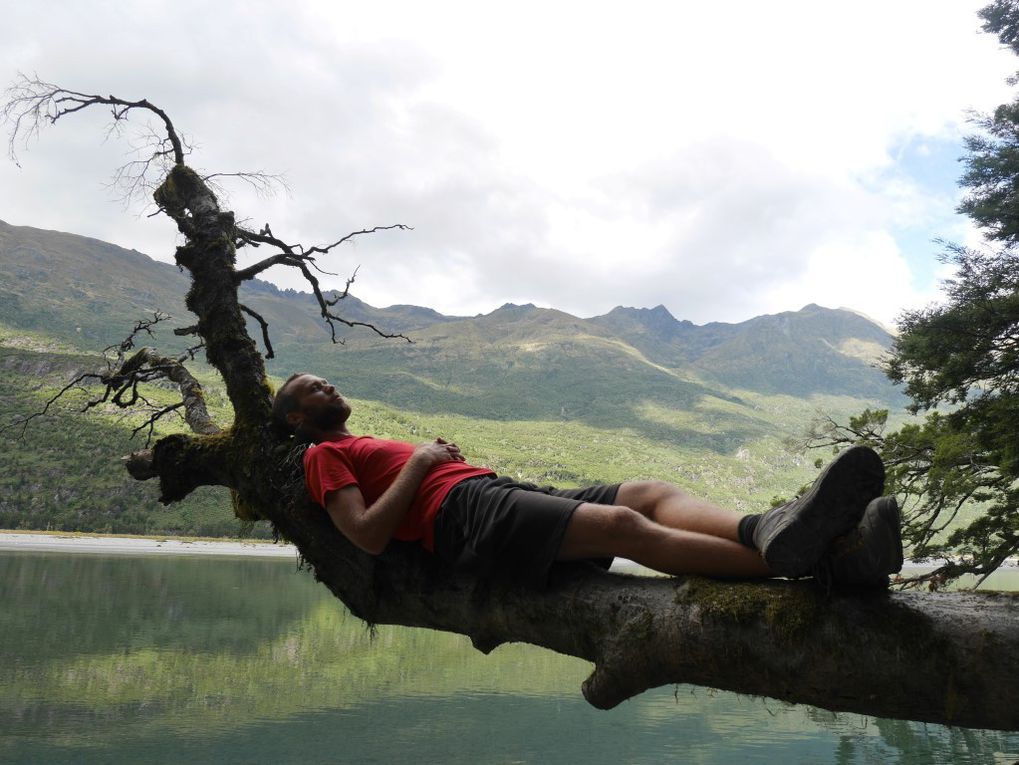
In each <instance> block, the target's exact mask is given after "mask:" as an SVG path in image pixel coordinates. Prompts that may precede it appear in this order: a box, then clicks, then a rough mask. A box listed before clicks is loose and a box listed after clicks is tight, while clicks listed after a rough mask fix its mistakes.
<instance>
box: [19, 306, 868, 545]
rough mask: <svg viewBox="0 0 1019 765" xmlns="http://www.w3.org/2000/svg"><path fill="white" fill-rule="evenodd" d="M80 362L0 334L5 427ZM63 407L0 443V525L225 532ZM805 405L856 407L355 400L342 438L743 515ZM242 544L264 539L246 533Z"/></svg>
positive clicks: (700, 399) (783, 481) (111, 431)
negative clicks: (668, 492) (161, 497)
mask: <svg viewBox="0 0 1019 765" xmlns="http://www.w3.org/2000/svg"><path fill="white" fill-rule="evenodd" d="M91 363H94V362H93V360H92V359H91V358H90V357H87V356H84V355H82V354H80V353H78V352H76V351H75V350H74V349H72V348H69V347H66V346H61V345H59V344H58V343H57V342H55V341H52V340H49V339H47V338H46V337H45V336H43V335H40V334H38V333H35V334H32V333H26V332H24V331H21V330H12V329H9V328H3V327H2V326H0V390H2V392H0V411H2V412H3V413H4V416H5V418H9V417H10V416H11V415H13V414H18V413H20V414H26V413H29V412H31V411H35V410H37V409H39V408H40V406H41V404H42V403H43V402H44V401H45V400H46V399H47V398H48V397H49V396H51V395H52V394H53V393H54V392H55V391H56V390H57V388H58V386H59V385H61V384H62V382H63V381H64V380H66V379H67V378H68V377H70V376H72V375H73V374H74V372H76V371H77V370H80V369H84V368H86V367H87V366H88V365H89V364H91ZM210 382H211V380H210V379H208V378H207V379H206V383H207V384H209V383H210ZM162 395H166V396H170V395H172V391H166V392H165V394H162ZM209 400H210V403H211V405H212V406H213V408H214V410H216V411H217V412H218V415H219V417H220V418H221V419H222V420H223V421H225V420H226V418H227V417H228V412H227V407H226V402H225V400H224V399H223V396H222V394H221V393H219V392H218V391H216V389H215V387H214V386H210V392H209ZM79 402H80V399H79ZM71 404H72V402H70V401H68V402H67V403H66V404H64V405H62V406H60V407H58V408H57V411H56V412H55V413H54V414H53V415H51V416H47V417H45V418H39V419H36V420H34V421H33V422H32V424H31V426H30V427H29V429H28V432H27V433H26V435H25V437H24V438H22V439H20V440H18V439H15V438H12V434H11V433H10V432H8V433H7V434H5V436H4V437H3V438H0V462H2V464H3V465H4V467H5V469H4V471H3V472H2V474H0V527H5V528H32V529H46V528H51V529H61V530H79V531H100V532H111V533H159V534H189V535H207V536H220V535H225V536H232V535H237V534H238V533H239V526H238V524H237V522H236V521H235V520H234V519H233V517H232V513H231V511H230V508H229V498H228V495H227V493H226V492H224V491H221V490H215V489H206V490H203V491H200V492H198V493H197V494H196V495H195V496H194V497H192V498H189V499H188V500H187V501H186V502H184V503H181V504H179V505H174V506H172V507H170V508H164V507H162V506H161V505H159V504H158V503H157V502H156V499H155V493H156V492H155V486H154V485H152V484H139V483H136V482H134V481H131V480H130V479H129V478H127V476H126V474H125V473H124V472H123V470H122V468H121V467H120V465H119V460H118V458H119V457H120V455H122V454H125V453H127V452H129V451H131V450H133V449H136V448H139V446H140V444H141V441H140V440H139V438H135V439H134V440H131V439H130V438H129V433H130V429H131V428H132V427H133V424H132V423H133V422H135V421H136V418H135V419H133V418H132V417H130V416H129V417H126V418H125V417H123V415H122V414H121V413H120V412H116V411H112V410H106V411H99V412H96V413H94V414H89V415H81V414H79V413H77V411H75V408H74V406H72V405H71ZM818 406H823V407H824V408H825V409H827V410H829V411H841V412H855V411H857V410H858V409H859V408H860V407H861V406H863V402H862V401H860V400H859V399H850V398H834V397H831V398H827V399H820V398H816V397H815V398H813V399H811V400H804V399H801V398H793V397H784V396H763V395H760V394H755V393H749V392H738V396H734V397H733V400H725V399H723V398H719V397H717V396H712V395H702V394H701V392H699V391H698V395H694V396H691V397H690V398H689V399H688V400H685V401H683V402H680V405H679V406H675V407H669V406H665V405H663V403H662V402H661V401H659V400H657V399H655V398H654V397H653V396H649V397H647V398H635V399H633V400H631V401H628V402H627V403H626V404H625V406H621V407H620V408H619V409H618V410H616V411H615V414H614V416H613V417H612V418H611V419H612V421H611V422H609V423H598V422H586V421H584V420H582V419H563V418H561V417H558V416H552V415H551V414H550V415H549V416H547V417H529V418H526V419H525V418H512V417H508V416H507V414H506V413H505V412H502V413H500V416H499V417H481V416H468V415H463V414H449V413H444V412H441V411H434V410H433V409H432V408H429V409H426V410H417V411H415V410H412V409H409V408H396V407H393V406H389V405H386V404H382V403H379V402H375V401H370V400H366V399H355V413H354V416H353V417H352V421H351V426H352V428H353V429H354V430H355V431H357V432H365V433H372V434H375V435H378V436H383V437H391V438H398V439H405V440H410V441H423V440H428V439H431V438H434V437H436V436H439V435H442V436H445V437H451V438H455V439H456V440H457V442H458V443H459V444H460V445H461V446H462V448H463V449H464V452H465V453H466V454H467V455H469V457H470V459H471V461H473V462H475V463H477V464H485V465H488V466H490V467H492V468H493V469H494V470H496V471H497V472H499V473H502V474H508V475H513V476H517V477H519V478H521V479H524V480H531V481H535V482H539V483H555V484H559V485H583V484H589V483H596V482H616V481H623V480H628V479H636V478H658V479H664V480H669V481H673V482H676V483H678V484H680V485H683V486H685V487H687V488H689V489H691V490H692V491H695V492H697V493H699V494H702V495H704V496H707V497H709V498H711V499H713V500H715V501H717V502H720V503H722V504H724V505H727V506H731V507H735V508H737V509H740V510H746V511H750V510H755V509H758V508H760V507H762V506H766V505H767V504H768V503H769V501H770V500H771V499H772V497H774V496H776V495H785V496H788V495H789V494H791V493H793V492H795V491H796V490H797V489H798V488H799V487H800V486H801V485H802V484H804V483H806V482H807V481H808V480H810V478H811V476H812V475H813V473H814V468H813V466H812V464H811V462H812V458H806V457H804V456H802V455H796V454H792V453H790V452H788V451H787V450H786V449H785V447H784V446H783V439H784V438H786V437H789V436H796V435H797V434H798V433H799V432H800V431H801V430H802V426H803V424H804V423H805V422H806V421H807V420H808V419H809V418H810V417H811V416H813V414H814V411H815V409H816V408H817V407H818ZM8 421H9V419H8ZM169 425H171V426H173V423H170V424H169ZM176 427H179V425H177V426H176ZM256 533H259V534H264V533H265V531H264V530H263V529H260V528H256Z"/></svg>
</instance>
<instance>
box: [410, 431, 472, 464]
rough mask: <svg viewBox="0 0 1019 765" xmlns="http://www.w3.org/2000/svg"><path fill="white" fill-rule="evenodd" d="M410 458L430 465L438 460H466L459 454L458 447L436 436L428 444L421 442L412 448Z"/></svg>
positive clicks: (438, 461)
mask: <svg viewBox="0 0 1019 765" xmlns="http://www.w3.org/2000/svg"><path fill="white" fill-rule="evenodd" d="M411 459H412V460H414V461H415V462H418V463H420V464H422V465H427V466H428V467H432V466H434V465H438V464H439V463H440V462H466V461H467V460H466V458H465V457H464V456H463V455H462V454H460V447H459V446H457V445H456V444H454V443H450V442H449V441H446V440H445V439H444V438H436V439H435V440H434V441H432V442H431V443H429V444H421V446H419V447H418V448H417V449H415V450H414V454H413V456H412V457H411Z"/></svg>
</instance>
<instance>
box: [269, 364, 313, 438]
mask: <svg viewBox="0 0 1019 765" xmlns="http://www.w3.org/2000/svg"><path fill="white" fill-rule="evenodd" d="M303 374H307V373H306V372H295V373H294V374H292V375H290V377H288V378H287V379H286V382H284V383H283V384H282V385H281V386H280V387H279V390H277V391H276V396H275V397H274V398H273V400H272V424H273V427H274V428H275V430H276V432H277V433H278V434H279V435H281V436H283V437H286V438H289V437H290V436H292V435H294V432H295V428H294V427H293V426H292V425H291V424H290V423H289V422H287V415H288V414H290V413H291V412H292V411H294V410H295V409H296V408H297V396H295V395H293V394H292V393H291V392H290V391H288V390H287V386H288V385H290V383H292V382H293V381H294V380H296V379H297V378H298V377H300V376H301V375H303Z"/></svg>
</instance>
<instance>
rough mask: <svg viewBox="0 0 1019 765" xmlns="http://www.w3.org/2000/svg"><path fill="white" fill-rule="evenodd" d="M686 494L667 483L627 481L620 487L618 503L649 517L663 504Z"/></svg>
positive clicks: (617, 496)
mask: <svg viewBox="0 0 1019 765" xmlns="http://www.w3.org/2000/svg"><path fill="white" fill-rule="evenodd" d="M685 496H686V492H684V491H683V490H682V489H680V488H679V487H678V486H675V485H673V484H671V483H667V482H666V481H627V482H626V483H624V484H622V485H621V486H620V487H619V492H618V493H617V495H616V502H618V503H619V504H620V505H625V506H626V507H630V508H633V509H634V510H636V511H637V512H638V513H640V514H641V515H643V516H645V517H648V516H651V515H653V514H654V511H655V509H656V508H657V507H659V506H660V505H661V504H662V503H663V502H669V501H673V500H679V499H682V498H683V497H685Z"/></svg>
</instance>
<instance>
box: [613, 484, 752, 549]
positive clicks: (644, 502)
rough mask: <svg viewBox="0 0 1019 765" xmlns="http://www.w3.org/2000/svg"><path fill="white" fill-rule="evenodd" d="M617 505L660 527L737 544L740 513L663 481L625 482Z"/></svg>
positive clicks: (621, 487) (618, 496)
mask: <svg viewBox="0 0 1019 765" xmlns="http://www.w3.org/2000/svg"><path fill="white" fill-rule="evenodd" d="M616 504H617V505H623V506H624V507H629V508H631V509H632V510H635V511H637V512H638V513H640V514H641V515H643V516H645V517H646V518H648V519H650V520H652V521H654V522H655V523H658V524H660V525H662V526H668V527H669V528H673V529H683V530H685V531H696V532H699V533H701V534H709V535H711V536H713V537H721V538H722V539H728V540H731V541H733V542H739V533H738V528H739V522H740V519H741V518H743V517H744V516H743V514H742V513H738V512H736V511H735V510H726V509H724V508H721V507H719V506H718V505H716V504H713V503H711V502H708V501H707V500H704V499H700V498H698V497H695V496H693V495H692V494H688V493H687V492H685V491H683V490H682V489H680V488H679V487H678V486H673V485H672V484H670V483H665V482H664V481H629V482H627V483H624V484H622V485H621V486H620V487H619V493H618V494H617V495H616ZM765 509H767V508H762V511H763V510H765Z"/></svg>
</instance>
